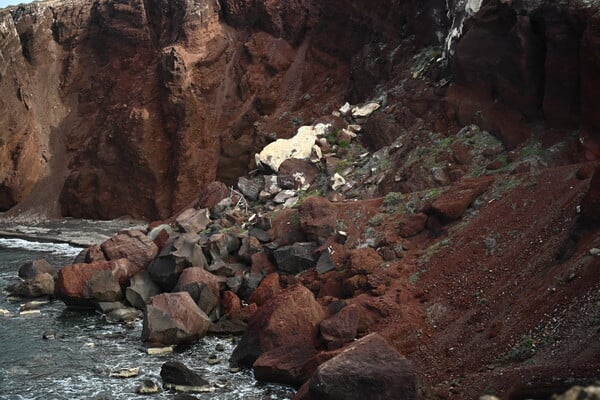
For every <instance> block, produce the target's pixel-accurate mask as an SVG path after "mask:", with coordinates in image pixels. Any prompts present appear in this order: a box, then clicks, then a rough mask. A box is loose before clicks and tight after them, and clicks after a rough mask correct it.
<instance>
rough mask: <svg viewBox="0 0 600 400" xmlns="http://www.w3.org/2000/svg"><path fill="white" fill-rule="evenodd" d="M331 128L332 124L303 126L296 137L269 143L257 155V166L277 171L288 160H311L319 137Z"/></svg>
mask: <svg viewBox="0 0 600 400" xmlns="http://www.w3.org/2000/svg"><path fill="white" fill-rule="evenodd" d="M330 126H331V125H330V124H317V125H315V126H302V127H300V128H299V129H298V133H296V135H295V136H294V137H292V138H290V139H277V140H276V141H274V142H273V143H269V144H268V145H266V146H265V148H264V149H262V151H261V152H260V153H258V154H256V155H255V159H256V165H257V166H263V167H268V168H270V169H272V170H273V171H277V170H279V166H280V165H281V163H283V162H284V161H285V160H287V159H290V158H298V159H309V158H310V157H311V155H312V152H313V146H314V145H315V141H316V140H317V137H318V136H320V135H325V133H326V132H327V130H328V129H329V128H330Z"/></svg>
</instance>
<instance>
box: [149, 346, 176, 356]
mask: <svg viewBox="0 0 600 400" xmlns="http://www.w3.org/2000/svg"><path fill="white" fill-rule="evenodd" d="M173 349H174V347H173V346H165V347H148V348H147V349H146V353H148V355H150V356H161V355H164V354H170V353H172V352H173Z"/></svg>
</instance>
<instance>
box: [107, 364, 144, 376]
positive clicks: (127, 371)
mask: <svg viewBox="0 0 600 400" xmlns="http://www.w3.org/2000/svg"><path fill="white" fill-rule="evenodd" d="M139 374H140V367H136V368H122V369H119V370H115V371H110V376H111V377H113V378H133V377H135V376H138V375H139Z"/></svg>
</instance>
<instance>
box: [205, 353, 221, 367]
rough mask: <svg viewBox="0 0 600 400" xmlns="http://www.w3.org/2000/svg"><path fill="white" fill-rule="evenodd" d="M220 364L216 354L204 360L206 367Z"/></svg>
mask: <svg viewBox="0 0 600 400" xmlns="http://www.w3.org/2000/svg"><path fill="white" fill-rule="evenodd" d="M220 362H221V358H220V357H219V356H217V355H216V354H211V355H209V356H208V357H207V358H206V363H207V364H208V365H216V364H219V363H220Z"/></svg>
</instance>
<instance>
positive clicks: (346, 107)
mask: <svg viewBox="0 0 600 400" xmlns="http://www.w3.org/2000/svg"><path fill="white" fill-rule="evenodd" d="M351 110H352V106H351V105H350V103H348V102H346V104H344V105H343V106H341V107H340V114H342V115H348V114H350V111H351Z"/></svg>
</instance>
